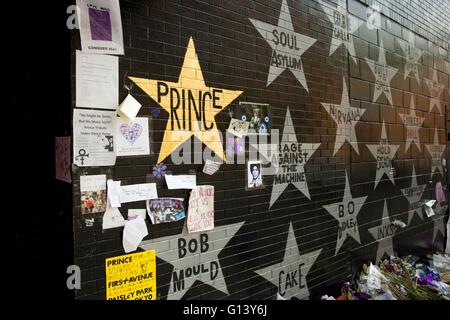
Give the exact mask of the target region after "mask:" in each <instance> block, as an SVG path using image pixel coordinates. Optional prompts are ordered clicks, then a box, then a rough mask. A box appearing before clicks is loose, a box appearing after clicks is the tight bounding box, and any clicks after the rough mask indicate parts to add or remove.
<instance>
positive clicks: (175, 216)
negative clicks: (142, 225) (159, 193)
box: [146, 198, 186, 224]
mask: <svg viewBox="0 0 450 320" xmlns="http://www.w3.org/2000/svg"><path fill="white" fill-rule="evenodd" d="M183 201H184V199H183V198H159V199H151V200H147V201H146V204H147V212H148V215H149V216H150V219H151V220H152V223H153V224H159V223H165V222H176V221H179V220H181V219H184V218H185V217H186V213H185V209H184V203H183Z"/></svg>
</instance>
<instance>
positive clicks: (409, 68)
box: [401, 32, 423, 82]
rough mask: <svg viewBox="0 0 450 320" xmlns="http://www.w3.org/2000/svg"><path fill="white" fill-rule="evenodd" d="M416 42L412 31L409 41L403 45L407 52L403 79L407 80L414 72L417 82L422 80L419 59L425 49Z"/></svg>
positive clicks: (404, 50)
mask: <svg viewBox="0 0 450 320" xmlns="http://www.w3.org/2000/svg"><path fill="white" fill-rule="evenodd" d="M415 42H416V41H415V36H414V33H413V32H410V33H409V37H408V43H406V44H404V45H402V46H401V47H402V49H403V52H404V53H405V59H406V64H405V73H404V78H403V79H404V80H405V79H406V78H407V77H408V76H409V74H410V73H412V74H413V76H414V78H415V79H416V80H417V82H420V76H419V64H420V61H419V60H420V58H421V57H422V55H423V51H422V50H420V49H418V48H417V47H416V46H415Z"/></svg>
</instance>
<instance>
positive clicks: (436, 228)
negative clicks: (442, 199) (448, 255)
mask: <svg viewBox="0 0 450 320" xmlns="http://www.w3.org/2000/svg"><path fill="white" fill-rule="evenodd" d="M437 203H438V205H437V206H436V210H435V211H436V213H437V215H436V217H435V218H434V219H433V243H434V242H435V241H436V237H437V235H438V232H440V233H441V234H442V236H443V237H445V232H446V230H445V229H446V228H445V214H441V210H440V209H441V206H440V203H439V202H437Z"/></svg>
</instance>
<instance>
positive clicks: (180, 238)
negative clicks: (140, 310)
mask: <svg viewBox="0 0 450 320" xmlns="http://www.w3.org/2000/svg"><path fill="white" fill-rule="evenodd" d="M244 223H245V222H239V223H235V224H231V225H226V226H221V227H218V228H215V229H214V230H212V231H208V232H197V233H188V232H187V229H186V225H185V227H184V228H183V233H182V234H177V235H172V236H167V237H162V238H157V239H151V240H147V241H143V242H142V243H141V245H140V247H141V248H142V249H144V250H156V255H157V257H158V258H160V259H162V260H164V261H166V262H168V263H170V264H172V265H173V271H172V274H171V278H170V283H169V293H168V294H167V299H168V300H179V299H181V298H182V297H183V296H184V294H185V293H186V291H188V290H189V289H190V288H191V286H192V285H193V284H194V282H195V281H197V280H199V281H202V282H203V283H205V284H207V285H210V286H212V287H214V288H216V289H217V290H220V291H222V292H225V293H226V294H229V293H228V288H227V286H226V283H225V279H224V277H223V273H222V269H221V266H220V263H219V257H218V255H219V253H220V252H221V251H222V249H223V248H224V247H225V246H226V245H227V243H228V242H229V241H230V239H231V238H233V237H234V235H235V234H236V232H237V231H238V230H239V229H240V228H241V226H242V225H243V224H244ZM205 239H207V243H205V241H204V240H205ZM180 243H182V244H184V246H181V247H180ZM194 248H195V249H194ZM202 248H203V249H206V248H207V249H206V250H203V252H202ZM191 251H193V252H191Z"/></svg>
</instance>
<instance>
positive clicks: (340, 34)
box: [321, 0, 362, 63]
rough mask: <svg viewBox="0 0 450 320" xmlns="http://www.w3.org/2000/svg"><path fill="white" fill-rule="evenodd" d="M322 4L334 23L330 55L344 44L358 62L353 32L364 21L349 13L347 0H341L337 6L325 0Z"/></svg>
mask: <svg viewBox="0 0 450 320" xmlns="http://www.w3.org/2000/svg"><path fill="white" fill-rule="evenodd" d="M321 6H322V9H323V11H324V12H325V13H326V16H327V18H328V19H329V20H330V22H331V23H332V25H333V28H332V29H333V31H332V36H331V46H330V53H329V55H330V56H331V55H332V54H333V53H334V52H335V51H336V50H337V49H338V48H339V47H340V46H341V45H344V47H345V48H346V49H347V51H348V53H349V55H350V57H352V59H353V61H354V62H355V63H356V62H357V59H356V57H355V45H354V44H353V33H354V32H356V30H358V28H359V27H360V26H361V24H362V23H361V22H360V21H359V19H357V18H354V17H353V16H351V15H349V14H348V12H347V1H346V0H339V3H338V4H337V5H336V7H329V6H328V3H325V2H322V3H321Z"/></svg>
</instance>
